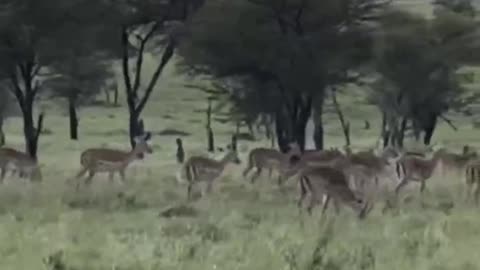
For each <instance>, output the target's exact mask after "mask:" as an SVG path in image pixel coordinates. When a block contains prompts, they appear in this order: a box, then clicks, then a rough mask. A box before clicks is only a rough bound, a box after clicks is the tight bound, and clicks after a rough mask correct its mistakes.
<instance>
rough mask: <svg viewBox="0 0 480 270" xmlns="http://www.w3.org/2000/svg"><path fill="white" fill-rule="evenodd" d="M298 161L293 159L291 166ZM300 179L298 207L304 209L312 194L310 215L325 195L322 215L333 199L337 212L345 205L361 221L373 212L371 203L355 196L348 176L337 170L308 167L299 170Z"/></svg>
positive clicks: (309, 207) (324, 167)
mask: <svg viewBox="0 0 480 270" xmlns="http://www.w3.org/2000/svg"><path fill="white" fill-rule="evenodd" d="M298 161H299V160H295V158H294V159H291V160H290V162H291V163H290V164H291V165H294V166H295V165H296V164H298ZM297 166H298V165H297ZM298 177H299V179H300V189H301V192H300V198H299V200H298V207H299V208H301V207H302V203H303V200H304V199H305V197H306V195H307V193H310V204H309V205H308V207H307V211H308V213H309V214H311V213H312V209H313V207H314V206H315V205H317V204H318V203H319V202H320V199H321V197H322V198H323V196H325V195H326V200H325V202H324V204H323V209H322V215H323V214H324V213H325V211H326V210H327V208H328V204H329V201H330V199H331V198H332V199H333V200H334V203H336V205H335V207H336V209H337V212H338V209H339V207H338V203H343V204H346V205H347V206H349V207H351V208H352V209H353V210H354V212H356V213H357V214H358V217H359V218H360V219H363V218H364V217H366V215H367V214H368V213H369V212H370V211H371V210H372V207H371V206H370V204H369V203H367V202H365V201H364V200H363V199H362V198H360V197H359V196H357V195H355V194H354V192H353V191H352V190H351V189H350V187H349V184H348V180H347V176H346V174H345V173H344V172H342V171H341V170H339V169H337V168H333V167H328V166H318V167H308V166H306V167H302V168H300V169H299V170H298Z"/></svg>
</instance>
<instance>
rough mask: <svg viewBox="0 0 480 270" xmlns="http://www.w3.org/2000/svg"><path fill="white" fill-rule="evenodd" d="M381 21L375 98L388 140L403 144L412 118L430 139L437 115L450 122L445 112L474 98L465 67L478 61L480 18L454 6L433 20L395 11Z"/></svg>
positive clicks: (415, 128)
mask: <svg viewBox="0 0 480 270" xmlns="http://www.w3.org/2000/svg"><path fill="white" fill-rule="evenodd" d="M381 25H382V31H381V34H380V35H379V39H378V43H377V50H376V51H377V57H376V69H377V71H378V73H379V74H380V77H379V79H378V80H377V81H376V82H375V85H374V87H373V88H374V91H373V94H372V98H373V100H374V103H375V104H377V105H378V106H379V108H380V110H381V111H382V112H383V114H384V125H385V127H384V132H383V133H384V134H383V136H384V145H387V144H394V145H397V146H399V147H402V146H403V140H404V134H405V131H406V130H407V128H408V127H409V126H408V124H409V123H410V128H411V129H412V130H413V131H414V134H415V137H416V138H417V139H420V133H421V132H423V133H424V138H423V141H424V143H425V144H430V141H431V138H432V136H433V133H434V130H435V127H436V124H437V120H438V119H439V118H441V119H444V120H445V121H447V123H449V124H451V122H450V121H449V120H448V119H447V118H446V116H445V115H444V114H445V113H446V112H448V111H449V110H451V109H458V110H460V109H461V108H462V107H464V105H465V104H466V103H468V102H471V101H473V100H474V99H473V96H472V95H471V94H469V93H468V92H466V91H465V89H464V87H462V78H465V76H460V75H461V74H460V71H461V70H460V68H461V67H464V66H465V65H466V64H470V63H476V62H477V61H478V60H479V58H478V55H477V54H475V52H476V51H478V45H477V43H478V38H477V37H476V35H475V31H476V28H477V23H476V22H475V20H474V19H473V17H471V16H465V15H464V14H463V13H458V12H455V11H452V10H450V9H443V10H438V11H437V12H436V13H435V17H434V18H433V19H431V20H429V19H427V18H424V17H421V16H419V15H414V14H410V13H407V12H404V11H398V10H393V11H391V12H389V13H387V14H386V15H385V16H384V18H383V20H382V21H381ZM412 67H415V68H414V69H413V68H412Z"/></svg>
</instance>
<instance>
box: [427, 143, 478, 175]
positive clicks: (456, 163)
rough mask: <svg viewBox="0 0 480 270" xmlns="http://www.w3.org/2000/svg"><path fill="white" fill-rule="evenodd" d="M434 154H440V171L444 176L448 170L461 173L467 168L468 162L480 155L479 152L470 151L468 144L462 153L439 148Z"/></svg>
mask: <svg viewBox="0 0 480 270" xmlns="http://www.w3.org/2000/svg"><path fill="white" fill-rule="evenodd" d="M434 155H435V156H438V159H439V164H438V165H439V169H440V170H439V171H440V173H441V175H442V176H445V175H446V174H447V172H451V173H453V174H455V175H460V172H461V171H463V170H464V169H465V166H466V165H467V164H468V162H469V161H471V160H473V159H475V158H477V157H478V155H477V152H475V151H470V150H469V147H468V146H464V148H463V152H462V153H461V154H457V153H451V152H448V151H447V150H445V149H439V150H438V151H436V152H435V153H434Z"/></svg>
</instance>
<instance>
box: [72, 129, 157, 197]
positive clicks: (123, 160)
mask: <svg viewBox="0 0 480 270" xmlns="http://www.w3.org/2000/svg"><path fill="white" fill-rule="evenodd" d="M150 138H151V133H150V132H147V133H145V134H144V135H141V136H138V137H135V138H134V140H135V147H134V148H133V149H132V150H131V151H130V152H127V151H122V150H117V149H109V148H90V149H87V150H85V151H83V152H82V154H81V156H80V164H81V166H82V169H81V170H80V172H79V173H78V174H77V176H76V177H75V179H77V189H78V187H79V185H80V182H79V181H78V180H79V179H80V178H81V177H82V176H84V175H85V174H86V173H87V172H88V177H87V178H86V179H85V184H87V185H88V184H90V183H91V181H92V178H93V177H94V176H95V174H96V173H99V172H108V173H109V178H110V180H111V181H112V180H113V176H114V173H115V172H118V173H119V174H120V177H121V180H122V182H125V170H126V169H127V167H128V165H129V164H130V163H132V162H133V161H134V160H136V159H139V158H143V155H144V153H149V154H151V153H153V150H152V148H151V146H150V145H149V143H148V142H149V140H150Z"/></svg>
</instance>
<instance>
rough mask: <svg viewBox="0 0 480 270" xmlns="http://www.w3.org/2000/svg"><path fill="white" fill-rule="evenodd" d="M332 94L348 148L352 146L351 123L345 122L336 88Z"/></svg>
mask: <svg viewBox="0 0 480 270" xmlns="http://www.w3.org/2000/svg"><path fill="white" fill-rule="evenodd" d="M331 94H332V101H333V106H334V107H335V111H336V113H337V116H338V119H339V120H340V124H341V126H342V130H343V136H344V137H345V144H346V146H350V123H349V122H346V121H345V116H344V115H343V111H342V108H340V104H338V101H337V92H336V89H335V88H332V90H331Z"/></svg>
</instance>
